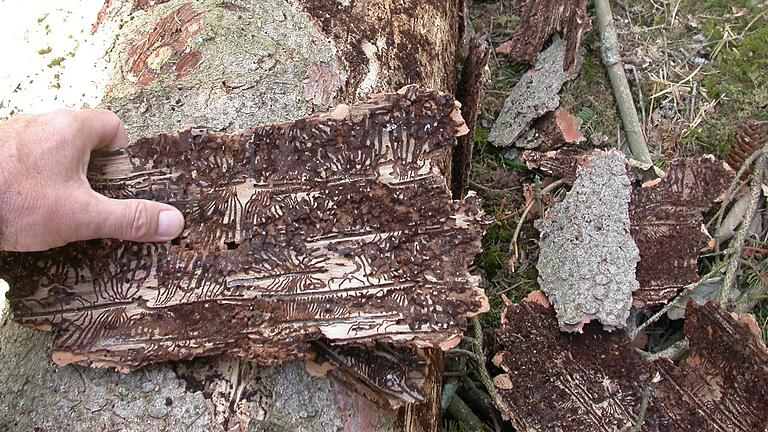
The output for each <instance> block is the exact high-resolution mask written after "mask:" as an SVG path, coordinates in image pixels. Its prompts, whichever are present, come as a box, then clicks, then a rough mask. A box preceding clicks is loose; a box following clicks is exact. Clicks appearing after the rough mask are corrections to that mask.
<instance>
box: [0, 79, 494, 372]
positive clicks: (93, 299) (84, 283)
mask: <svg viewBox="0 0 768 432" xmlns="http://www.w3.org/2000/svg"><path fill="white" fill-rule="evenodd" d="M463 133H466V126H465V125H464V122H463V121H462V120H461V115H460V114H459V111H458V107H457V104H456V103H455V102H454V100H453V98H451V97H448V96H445V95H442V94H440V93H437V92H434V91H429V90H425V89H421V88H418V87H416V86H410V87H406V88H404V89H403V91H402V93H388V94H377V95H375V96H374V97H373V98H372V99H369V100H368V101H367V102H365V103H361V104H357V105H353V106H351V107H349V106H346V105H340V106H338V107H337V108H336V109H335V110H334V111H333V112H332V113H330V114H324V115H320V116H314V117H310V118H308V119H303V120H300V121H296V122H290V123H285V124H280V125H274V126H263V127H259V128H257V129H253V130H247V131H244V132H241V133H239V134H235V135H214V134H207V133H206V132H205V131H203V130H201V129H197V128H192V129H189V130H185V131H183V132H181V133H178V134H174V135H160V136H158V137H156V138H145V139H141V140H139V141H137V142H136V143H134V144H132V145H131V146H130V147H128V148H127V149H126V150H124V151H120V152H115V154H111V155H108V156H104V157H102V158H97V159H95V160H93V161H92V170H91V175H90V183H91V185H92V186H93V187H94V189H95V190H96V191H98V192H101V193H103V194H105V195H107V196H109V197H112V198H120V199H123V198H141V199H149V200H156V201H162V202H166V203H169V204H171V205H174V206H175V207H177V208H179V209H180V210H181V211H182V212H183V213H184V214H186V215H187V218H186V222H187V224H186V227H185V230H184V232H183V233H182V234H181V236H180V238H178V239H176V240H175V241H174V242H172V243H171V244H170V245H154V244H144V245H142V244H134V243H129V242H120V241H115V240H105V241H90V242H83V243H75V244H71V245H68V246H65V247H63V248H58V249H54V250H50V251H46V252H41V253H0V269H1V270H0V277H2V278H3V279H5V280H6V281H8V283H9V285H10V287H11V291H10V292H9V293H8V298H9V300H10V302H11V306H12V309H13V312H14V316H15V318H16V320H18V321H19V322H20V323H22V324H24V325H27V326H30V327H36V328H45V329H47V328H51V327H53V331H54V348H53V350H54V354H53V355H54V360H55V361H56V362H57V363H59V364H67V363H72V362H82V363H90V364H93V365H94V366H115V367H117V368H118V369H121V370H124V371H129V370H133V369H136V368H139V367H141V366H144V365H146V364H148V363H154V362H158V361H167V360H182V359H190V358H192V357H195V356H201V355H213V354H220V353H228V354H232V355H236V356H238V357H242V358H244V359H247V360H251V361H256V362H258V363H259V364H262V365H274V364H279V363H282V362H284V361H285V360H291V359H299V358H304V357H306V356H307V355H309V350H308V348H309V342H310V341H313V340H318V339H321V338H323V339H329V340H331V341H332V342H338V343H344V342H356V343H364V342H367V341H374V340H382V341H383V340H390V341H412V342H416V343H419V344H421V345H424V346H435V347H437V346H438V345H439V344H440V343H445V342H446V341H448V340H450V339H456V338H457V337H459V336H460V335H461V334H462V333H463V331H464V330H465V329H466V317H468V316H472V315H474V314H477V313H478V312H480V311H483V310H484V309H485V306H487V299H486V298H485V296H484V294H483V293H482V290H481V289H480V288H478V285H479V280H478V279H479V278H478V277H473V276H470V275H469V273H468V272H467V270H466V269H467V267H468V265H469V264H470V263H471V262H472V260H473V258H474V255H475V254H476V253H477V252H478V251H479V249H480V237H481V236H482V232H483V229H482V226H483V224H484V221H483V214H482V210H481V209H480V206H479V200H478V199H477V198H476V197H473V196H469V197H467V199H466V200H465V201H464V202H458V201H451V199H450V192H449V191H448V189H447V187H446V185H445V180H444V179H443V177H442V176H441V175H440V173H439V171H438V169H437V167H436V166H435V165H434V162H433V158H436V157H439V156H441V155H442V154H445V153H446V152H448V151H450V148H451V147H452V146H453V144H455V135H459V134H463Z"/></svg>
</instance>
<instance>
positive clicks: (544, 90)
mask: <svg viewBox="0 0 768 432" xmlns="http://www.w3.org/2000/svg"><path fill="white" fill-rule="evenodd" d="M565 53H566V45H565V42H563V41H560V40H557V41H555V42H553V43H552V46H550V47H549V48H547V49H546V50H545V51H544V52H542V53H541V55H540V56H539V59H538V61H537V62H536V66H534V67H533V68H532V69H531V70H529V71H528V72H526V73H525V75H523V77H522V78H521V79H520V82H518V83H517V85H515V87H514V88H513V89H512V91H511V92H510V93H509V96H508V97H507V99H506V101H504V107H502V109H501V112H500V113H499V117H498V118H497V119H496V122H495V123H494V124H493V127H492V128H491V132H490V134H489V135H488V140H489V141H491V142H492V143H494V144H495V145H497V146H500V147H508V146H511V145H512V144H514V143H515V141H516V140H517V139H518V138H519V137H520V136H521V135H522V134H523V133H524V132H525V131H526V130H528V126H529V125H530V124H531V122H533V121H534V120H535V119H537V118H539V117H540V116H542V115H543V114H545V113H547V112H549V111H553V110H555V109H557V107H558V106H560V96H559V95H558V93H559V92H560V88H561V87H562V86H563V84H564V83H565V82H566V81H568V80H570V79H573V78H574V77H575V76H576V73H575V72H564V71H563V59H564V56H565Z"/></svg>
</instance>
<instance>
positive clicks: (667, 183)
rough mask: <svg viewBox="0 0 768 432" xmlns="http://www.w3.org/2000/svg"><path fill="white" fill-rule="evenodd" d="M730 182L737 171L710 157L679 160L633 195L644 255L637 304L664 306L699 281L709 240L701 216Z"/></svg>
mask: <svg viewBox="0 0 768 432" xmlns="http://www.w3.org/2000/svg"><path fill="white" fill-rule="evenodd" d="M732 178H733V171H732V170H731V169H730V168H728V167H727V166H726V165H725V164H724V163H723V162H722V161H718V160H716V159H715V158H714V157H712V156H705V157H702V158H695V159H680V160H676V161H673V162H672V163H671V164H670V167H669V169H668V170H667V173H666V175H665V176H664V178H662V179H660V180H655V181H652V182H649V183H647V184H645V185H643V186H642V187H640V188H637V189H635V190H634V191H633V192H632V201H631V202H630V206H629V217H630V219H631V221H632V237H633V238H634V239H635V242H636V243H637V247H638V248H639V249H640V262H639V263H638V264H637V280H638V282H640V290H638V291H637V292H636V293H635V301H636V302H639V303H641V304H659V303H666V302H667V301H668V300H669V299H671V298H673V297H674V296H675V295H676V294H677V291H678V290H679V289H681V288H682V287H684V286H686V285H688V284H690V283H692V282H694V281H696V280H698V279H699V273H698V259H699V252H700V251H701V249H702V248H704V246H705V245H706V244H707V241H708V240H709V238H710V237H709V236H708V235H707V234H706V232H705V231H704V230H703V227H702V222H703V216H702V214H703V213H704V212H705V211H707V210H708V209H709V208H710V207H711V206H712V204H713V203H714V201H716V200H717V199H718V198H719V197H720V195H722V194H723V193H724V192H725V189H726V188H727V187H728V185H729V184H730V183H731V179H732Z"/></svg>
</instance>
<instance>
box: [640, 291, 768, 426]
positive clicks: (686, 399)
mask: <svg viewBox="0 0 768 432" xmlns="http://www.w3.org/2000/svg"><path fill="white" fill-rule="evenodd" d="M685 316H686V319H685V336H686V338H687V339H688V343H689V347H690V355H689V356H688V358H687V359H686V360H685V361H684V362H683V363H682V364H681V365H680V366H679V367H676V366H675V365H674V364H673V363H672V362H671V361H668V360H664V361H660V362H658V363H657V366H658V367H657V370H658V371H659V372H660V377H661V381H660V382H659V384H658V386H657V388H656V391H655V395H654V400H653V403H654V405H655V406H656V407H657V410H658V412H659V415H660V417H661V418H660V423H663V424H667V425H669V426H673V427H674V430H678V431H681V432H694V431H703V430H706V431H722V432H730V431H733V432H748V431H764V430H768V410H766V409H765V404H766V392H767V391H768V351H766V348H765V344H764V343H763V341H762V340H761V338H760V329H759V327H758V325H757V321H755V317H754V316H752V315H750V314H744V315H740V316H738V317H735V316H734V315H733V314H730V313H728V312H725V311H723V310H722V309H720V308H719V307H718V306H717V305H716V304H715V303H708V304H706V305H704V306H700V305H698V304H696V303H695V302H690V303H689V305H688V309H687V311H686V314H685Z"/></svg>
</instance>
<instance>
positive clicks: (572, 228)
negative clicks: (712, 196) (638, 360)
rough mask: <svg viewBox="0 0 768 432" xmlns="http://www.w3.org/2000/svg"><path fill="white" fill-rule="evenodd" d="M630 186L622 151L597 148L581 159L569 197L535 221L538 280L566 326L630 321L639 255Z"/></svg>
mask: <svg viewBox="0 0 768 432" xmlns="http://www.w3.org/2000/svg"><path fill="white" fill-rule="evenodd" d="M631 191H632V187H631V185H630V181H629V177H628V176H627V169H626V166H625V158H624V155H623V154H621V152H619V151H616V150H611V151H607V152H604V151H601V150H595V151H593V152H590V153H587V154H586V155H584V156H582V157H581V158H580V159H579V164H578V170H577V176H576V181H575V182H574V184H573V188H572V189H571V191H570V192H568V194H567V195H566V197H565V199H564V200H563V201H562V202H560V203H557V204H555V205H554V206H553V207H552V208H550V209H549V211H548V212H547V214H546V216H545V217H544V218H543V219H542V220H540V221H537V222H536V227H537V228H538V229H539V230H540V231H541V243H540V245H541V252H540V254H539V261H538V269H539V283H540V284H541V288H542V290H543V291H544V292H545V293H546V294H547V296H548V297H549V299H550V301H551V302H552V304H553V305H554V307H555V310H556V311H557V316H558V320H559V322H560V325H561V327H562V328H563V330H566V331H581V329H582V327H583V325H584V324H585V323H587V322H589V321H590V320H592V319H597V320H598V321H600V322H601V323H602V324H603V325H604V326H605V327H606V328H609V329H613V328H622V327H624V325H625V324H626V320H627V318H628V316H629V308H630V306H631V305H632V292H633V291H635V290H636V289H637V288H638V283H637V279H635V266H636V264H637V262H638V261H639V259H640V256H639V252H638V249H637V246H636V245H635V242H634V240H633V239H632V237H631V236H630V234H629V229H630V223H629V214H628V207H629V199H630V193H631Z"/></svg>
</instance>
